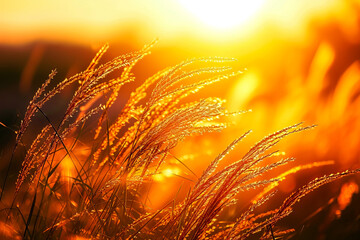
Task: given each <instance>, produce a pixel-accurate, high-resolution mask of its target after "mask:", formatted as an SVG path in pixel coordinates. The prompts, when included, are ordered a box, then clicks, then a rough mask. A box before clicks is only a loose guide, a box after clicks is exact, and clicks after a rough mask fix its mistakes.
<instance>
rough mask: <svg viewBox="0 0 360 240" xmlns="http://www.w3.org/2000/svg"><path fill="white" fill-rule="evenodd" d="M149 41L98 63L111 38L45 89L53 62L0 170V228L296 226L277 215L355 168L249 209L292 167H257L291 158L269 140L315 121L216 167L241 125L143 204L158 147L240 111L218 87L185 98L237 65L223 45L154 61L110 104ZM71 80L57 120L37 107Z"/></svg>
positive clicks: (245, 230) (144, 233) (161, 234)
mask: <svg viewBox="0 0 360 240" xmlns="http://www.w3.org/2000/svg"><path fill="white" fill-rule="evenodd" d="M154 43H155V42H154ZM154 43H151V44H150V45H147V46H145V47H144V48H143V49H142V50H140V51H137V52H133V53H129V54H125V55H122V56H119V57H116V58H114V59H113V60H111V61H109V62H107V63H104V64H102V65H99V61H100V59H101V57H102V56H103V54H104V53H105V52H106V51H107V49H108V46H107V45H105V46H104V47H103V48H102V49H101V50H100V51H99V52H98V54H97V55H96V56H95V58H94V59H93V60H92V61H91V63H90V65H89V67H88V68H87V69H86V70H85V71H83V72H81V73H79V74H76V75H75V76H73V77H70V78H67V79H65V80H63V81H61V82H60V83H58V84H57V85H56V86H55V87H53V88H52V89H50V90H47V88H48V87H49V85H50V83H51V82H52V81H53V80H54V78H55V77H56V71H52V72H51V74H50V75H49V78H48V79H47V80H46V81H45V83H44V84H43V85H42V86H41V87H40V88H39V90H38V91H37V92H36V93H35V95H34V97H33V99H32V100H31V102H30V104H29V105H28V107H27V110H26V112H25V117H24V119H23V120H22V122H21V124H20V127H19V129H18V130H17V131H16V141H15V144H14V150H13V155H14V153H15V151H17V149H18V148H19V145H20V144H21V142H22V139H23V137H24V135H25V134H26V133H27V130H28V128H29V127H30V124H31V121H32V119H33V117H34V116H35V115H38V116H40V117H41V118H42V119H44V122H46V126H45V127H43V128H42V129H41V131H40V132H39V133H38V134H37V135H36V137H35V138H34V139H33V141H32V143H31V145H30V146H28V147H27V151H26V156H25V158H24V159H23V162H22V166H21V170H20V173H19V175H18V178H17V181H16V183H15V185H14V187H10V186H12V183H10V182H9V181H8V174H9V170H8V172H7V174H6V176H4V179H3V187H2V189H1V198H2V203H3V205H5V206H6V207H4V208H3V209H2V210H1V222H0V236H1V237H2V238H13V239H21V238H23V239H246V238H248V237H251V236H253V235H254V234H259V236H261V238H264V239H265V238H276V237H278V236H282V235H285V234H287V233H289V232H291V231H293V230H292V229H288V230H283V229H282V230H280V229H278V228H277V227H276V224H277V222H278V221H279V220H281V219H283V218H284V217H286V216H288V215H289V214H290V213H291V212H292V211H293V206H294V204H295V203H296V202H298V201H299V200H300V199H301V198H302V197H304V196H305V195H306V194H307V193H309V192H311V191H313V190H314V189H316V188H318V187H320V186H322V185H324V184H326V183H329V182H331V181H333V180H336V179H338V178H341V177H344V176H347V175H350V174H354V173H357V172H358V171H359V170H352V171H346V172H341V173H335V174H332V175H328V176H323V177H320V178H316V179H315V180H313V181H311V182H310V183H308V184H307V185H305V186H303V187H301V188H299V189H298V190H296V191H294V192H293V193H291V194H290V195H289V197H288V198H286V199H285V201H284V202H283V203H282V204H281V205H280V206H279V207H278V208H276V209H272V210H268V211H266V212H260V213H258V212H256V211H255V210H256V208H257V207H259V206H260V205H262V204H264V203H265V202H266V201H267V200H269V199H270V198H272V197H273V196H274V195H275V194H276V190H275V188H276V186H277V184H278V183H279V182H280V181H282V180H283V178H284V176H285V175H286V174H290V173H291V171H290V172H286V173H284V174H283V175H280V176H279V177H274V178H266V177H262V175H263V174H264V173H267V172H269V171H271V170H273V169H275V168H277V167H279V166H282V165H286V164H287V163H289V162H291V161H294V159H293V158H283V159H281V158H279V157H278V155H279V154H278V151H276V150H272V149H273V148H274V146H275V145H276V144H277V143H278V142H279V141H281V140H282V139H283V138H284V137H287V136H288V135H290V134H293V133H297V132H301V131H304V130H307V129H310V128H312V127H313V126H303V124H295V125H292V126H289V127H287V128H284V129H282V130H280V131H278V132H275V133H273V134H270V135H268V136H266V137H264V138H263V139H261V140H260V141H259V142H258V143H256V144H255V145H253V147H251V148H250V149H249V150H248V152H247V153H246V154H245V155H244V156H243V157H242V158H241V159H239V160H237V161H235V162H233V163H231V164H230V165H228V166H226V167H224V168H221V169H220V168H218V165H219V162H220V161H221V160H222V159H223V158H224V157H226V155H227V154H228V153H229V152H230V151H232V150H233V149H234V148H235V147H236V145H237V144H239V142H240V141H241V140H243V139H244V138H245V137H246V136H247V135H248V134H250V132H251V131H247V132H245V133H243V134H242V135H241V136H240V137H238V138H237V139H235V140H234V141H233V142H231V143H230V144H229V146H228V147H227V148H226V149H225V150H224V151H223V152H221V153H220V154H219V155H218V156H217V157H216V158H215V159H214V160H213V161H212V162H211V163H210V164H209V166H208V167H207V168H206V169H205V170H204V171H203V173H202V174H201V176H196V175H195V173H193V174H194V175H195V176H196V179H195V181H194V183H193V184H192V185H191V188H190V190H189V191H188V194H187V195H186V196H185V197H183V198H182V199H176V200H175V199H174V200H172V201H170V202H168V203H167V204H165V205H164V206H163V207H162V208H160V209H156V210H153V209H151V208H150V207H149V206H148V205H147V202H148V199H147V198H146V194H147V193H146V192H147V191H145V190H144V189H146V188H147V187H148V186H151V183H152V181H153V178H154V176H156V175H157V174H159V173H160V169H161V168H162V166H163V165H166V161H167V159H169V158H173V157H174V156H172V154H171V153H170V150H171V149H173V148H174V147H175V146H176V145H177V144H178V143H179V142H180V141H181V140H183V139H184V138H186V137H188V136H192V135H197V134H204V133H207V132H214V131H221V130H222V129H224V128H226V127H227V126H228V124H227V123H226V121H227V120H226V119H227V117H230V116H234V115H238V114H240V113H242V112H235V113H230V112H228V111H226V109H225V108H224V101H223V100H222V99H219V98H206V99H201V100H198V101H194V102H189V101H185V98H186V97H188V96H189V95H193V94H195V93H196V92H198V91H199V90H200V89H202V88H204V87H206V86H207V85H210V84H213V83H215V82H218V81H221V80H222V79H225V78H230V77H235V76H237V75H239V74H240V73H241V72H240V71H233V70H232V69H231V67H228V66H226V65H227V64H228V63H231V62H232V61H235V60H234V59H232V58H221V57H212V58H198V59H191V60H187V61H184V62H182V63H180V64H178V65H176V66H174V67H169V68H167V69H164V70H162V71H160V72H158V73H156V74H155V75H153V76H152V77H150V78H148V79H146V80H145V81H144V82H143V83H142V84H141V85H140V86H139V87H138V88H137V89H136V90H134V91H133V92H132V93H131V94H130V96H129V98H128V99H127V102H126V103H125V104H124V105H123V106H122V108H121V109H119V107H118V106H119V105H118V104H117V103H116V99H117V98H118V97H119V96H118V95H119V90H120V88H121V87H122V86H123V85H125V84H127V83H129V82H132V81H134V80H135V76H134V75H133V74H132V69H133V67H134V66H135V64H137V63H138V61H139V60H141V59H142V58H143V57H145V56H146V55H148V54H149V53H150V49H151V47H152V46H153V45H154ZM199 65H200V66H201V67H198V66H199ZM224 65H225V66H224ZM114 71H118V72H120V73H119V74H118V77H116V78H111V77H109V76H110V73H112V72H114ZM70 85H72V86H73V87H75V88H76V90H75V91H74V93H73V97H72V99H71V100H70V102H69V103H68V104H67V108H66V110H65V112H64V113H63V114H62V118H61V120H60V121H58V122H56V123H55V122H53V121H52V120H51V119H50V118H49V117H48V116H47V114H46V111H45V110H44V109H45V108H44V107H45V105H46V104H48V103H49V102H51V100H53V97H54V96H55V95H57V94H61V93H62V92H63V91H64V89H65V88H67V87H69V86H70ZM110 110H112V111H114V110H116V111H118V113H117V117H116V119H114V120H112V119H110V118H109V117H108V113H109V111H110ZM90 127H91V130H85V129H89V128H90ZM85 131H86V132H85ZM13 155H12V157H11V159H10V163H9V169H10V166H11V164H13V163H12V162H13ZM175 158H176V157H175ZM176 159H177V158H176ZM177 160H178V161H179V162H180V163H181V164H183V165H184V166H185V167H186V168H187V169H188V170H189V171H190V172H192V170H191V169H190V168H188V167H187V166H186V165H185V164H184V163H183V162H181V161H180V159H177ZM265 160H266V161H265ZM319 164H320V165H321V163H314V164H313V165H311V166H317V165H319ZM311 166H306V168H308V167H311ZM162 184H166V183H165V182H164V183H162ZM265 187H266V188H265ZM256 188H257V189H259V190H261V189H262V188H264V191H262V192H261V193H260V194H259V195H258V196H257V198H256V199H254V201H253V202H252V203H251V204H250V207H249V208H248V209H246V210H244V211H243V212H242V213H241V214H240V215H239V216H238V218H237V219H236V220H235V221H234V222H232V223H224V222H223V221H221V219H220V216H219V215H220V214H221V213H222V211H223V210H224V209H226V208H227V207H229V206H231V205H233V204H235V203H236V198H237V196H238V194H239V193H243V192H247V191H249V190H250V189H256ZM12 190H13V191H12ZM11 192H14V195H13V197H12V198H11V197H10V199H11V201H10V202H6V201H5V200H4V199H5V198H4V196H5V195H8V194H11ZM159 194H166V193H159ZM7 199H9V198H7ZM144 199H145V200H144Z"/></svg>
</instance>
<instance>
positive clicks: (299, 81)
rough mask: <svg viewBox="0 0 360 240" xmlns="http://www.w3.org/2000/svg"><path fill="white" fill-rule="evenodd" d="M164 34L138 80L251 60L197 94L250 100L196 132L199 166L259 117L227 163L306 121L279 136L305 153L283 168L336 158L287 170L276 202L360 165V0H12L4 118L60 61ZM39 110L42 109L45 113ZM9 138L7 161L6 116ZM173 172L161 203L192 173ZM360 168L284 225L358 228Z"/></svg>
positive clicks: (183, 151)
mask: <svg viewBox="0 0 360 240" xmlns="http://www.w3.org/2000/svg"><path fill="white" fill-rule="evenodd" d="M155 38H159V40H160V41H159V43H158V44H157V45H156V46H155V48H154V49H153V51H152V54H151V55H150V56H147V57H146V58H145V59H144V60H142V61H141V63H139V64H138V66H137V67H136V68H135V70H134V71H135V76H137V79H138V81H139V82H142V81H143V80H144V79H145V78H146V77H149V76H151V75H152V74H154V73H156V72H157V71H158V70H160V69H163V68H165V67H168V66H171V65H174V64H177V63H179V62H180V61H182V60H185V59H187V58H193V57H203V56H223V57H235V58H237V59H238V61H237V62H236V63H235V64H234V68H235V69H240V70H244V73H243V74H242V75H241V76H240V77H238V78H235V79H234V78H233V79H229V80H226V81H223V82H221V83H217V84H216V86H211V87H209V88H207V89H206V90H202V92H201V93H200V94H199V95H198V96H199V97H205V96H217V97H222V98H225V99H227V107H228V108H229V109H230V110H232V111H239V110H248V109H252V112H250V113H246V114H244V115H242V116H240V117H236V118H234V119H232V121H233V126H231V127H230V128H229V129H226V130H225V131H224V132H222V133H221V134H207V135H206V136H202V137H194V138H191V139H188V140H186V141H184V142H183V143H182V144H181V145H180V146H179V147H177V148H176V149H175V150H174V152H173V154H174V155H176V156H177V157H180V158H181V157H182V156H184V157H183V161H184V163H186V165H187V166H188V167H190V168H191V169H192V170H193V171H194V172H196V173H198V174H201V172H202V171H203V170H204V168H205V167H206V165H207V164H208V163H209V162H210V161H211V160H212V159H213V158H214V157H215V156H216V155H217V154H218V153H220V152H221V151H222V150H223V149H224V148H225V147H226V146H227V145H228V144H229V143H230V142H231V141H232V140H233V139H235V138H236V137H238V136H240V135H241V134H242V133H244V132H245V131H247V130H249V129H252V130H253V133H252V134H251V135H250V136H249V137H248V138H247V139H246V141H244V142H243V143H242V144H240V145H241V146H239V147H238V148H237V149H236V150H235V151H234V152H233V153H232V154H231V155H230V156H229V157H227V159H226V160H225V161H224V164H228V163H230V162H232V161H235V160H238V159H239V158H240V157H241V156H242V155H243V154H245V153H246V151H247V149H249V147H250V146H251V145H253V144H254V143H255V142H257V141H259V140H260V139H261V138H262V137H264V136H266V135H268V134H270V133H272V132H274V131H277V130H279V129H281V128H283V127H286V126H289V125H292V124H295V123H298V122H305V124H307V125H312V124H317V125H318V126H317V127H316V128H315V129H313V130H311V131H307V132H304V133H300V134H297V135H294V136H291V137H289V138H287V139H286V140H285V141H284V142H283V143H281V144H280V146H279V147H278V148H279V149H281V151H284V153H283V154H285V155H286V156H294V157H296V159H297V160H296V161H295V162H294V163H292V165H291V166H290V167H289V166H288V167H287V168H285V170H287V169H290V168H291V167H294V166H297V165H306V164H310V163H314V162H321V161H327V162H328V161H330V162H331V163H332V164H323V165H324V166H321V167H312V168H311V169H306V170H301V171H299V172H297V173H295V174H291V175H288V176H287V177H286V180H285V181H283V182H282V183H281V184H280V186H279V192H278V194H277V195H278V197H277V198H276V199H274V200H273V201H272V202H270V203H269V205H271V206H272V207H276V206H279V204H280V203H281V202H282V200H283V199H284V198H285V196H287V195H288V194H289V193H291V192H292V191H293V190H295V189H296V188H297V187H300V186H302V185H304V184H305V183H307V182H308V181H310V180H312V179H314V178H315V177H319V176H322V175H324V174H325V173H327V174H328V173H331V172H338V171H343V170H346V169H354V168H359V167H360V164H359V160H360V159H359V157H360V81H359V80H360V62H359V59H360V1H358V0H316V1H310V0H302V1H297V0H252V1H243V0H222V1H212V0H208V1H206V0H197V1H196V0H193V1H191V0H167V1H164V0H149V1H145V0H132V1H125V0H103V1H93V0H91V1H89V0H87V1H85V0H77V1H70V0H62V1H48V0H33V1H27V0H13V1H4V0H2V1H1V2H0V122H2V123H4V124H5V125H6V126H8V127H9V128H11V129H13V130H16V129H17V127H18V126H19V124H20V120H21V119H22V118H23V114H24V112H25V108H26V106H27V104H28V102H29V100H30V99H31V97H32V95H33V94H34V93H35V91H36V89H37V88H38V87H39V86H40V85H41V84H42V82H43V81H44V80H45V79H46V78H47V76H48V74H49V73H50V71H51V70H52V69H54V68H56V69H57V70H58V72H59V73H58V75H57V77H56V79H55V81H61V80H62V79H63V78H65V77H69V76H72V75H74V74H75V73H77V72H79V71H82V70H84V69H85V68H86V67H87V65H88V64H89V62H90V61H91V59H92V57H93V56H94V55H95V53H96V52H97V50H99V48H100V47H101V46H102V45H103V44H105V43H109V44H110V50H109V51H108V53H107V54H106V56H105V59H104V61H105V60H107V59H111V58H112V57H115V56H118V55H120V54H122V53H127V52H131V51H134V50H138V49H140V48H141V47H142V46H143V45H144V44H146V43H149V42H150V41H152V40H153V39H155ZM135 86H136V83H135V85H128V88H126V89H125V88H124V89H123V90H122V91H123V95H121V96H124V97H123V98H124V99H126V93H129V92H130V91H131V90H133V89H134V87H135ZM66 94H67V92H65V93H64V95H66ZM70 96H71V89H70V90H69V91H68V96H61V97H59V98H57V101H56V102H55V103H54V104H53V105H52V106H51V107H49V108H48V109H47V113H48V114H49V116H50V117H51V116H52V114H53V115H55V113H56V112H57V111H58V109H59V107H60V108H61V107H64V106H63V105H64V101H62V98H69V97H70ZM37 120H39V121H43V120H41V116H38V118H37ZM34 121H36V119H35V120H34ZM0 143H1V144H0V146H1V152H0V156H1V162H0V169H4V168H5V167H6V166H7V162H8V157H7V156H9V152H10V151H11V149H12V146H13V144H14V133H13V132H12V130H9V129H8V128H5V127H1V128H0ZM194 152H195V153H196V154H193V153H194ZM186 156H188V157H186ZM189 156H190V157H189ZM20 160H21V158H19V162H18V163H19V166H20ZM330 162H328V163H330ZM320 165H321V164H320ZM19 166H15V167H14V174H13V176H12V179H15V178H16V172H17V170H18V169H19ZM285 170H284V168H283V169H279V173H280V172H283V171H285ZM163 172H164V174H163V176H159V177H158V178H157V179H155V180H156V181H159V182H161V181H164V180H166V182H167V184H158V185H154V187H153V188H152V192H151V193H150V196H152V198H153V202H152V203H153V205H154V206H153V207H154V208H159V207H161V206H162V205H163V204H164V203H165V202H168V198H171V197H174V195H171V194H169V196H163V195H161V196H160V197H159V194H158V193H159V191H162V192H170V193H173V194H176V192H177V190H178V185H179V183H180V182H181V181H184V180H183V179H179V178H178V177H176V175H177V174H180V175H181V174H182V173H183V174H184V175H186V174H188V173H186V169H184V168H183V167H181V166H177V165H176V164H173V165H171V164H170V165H169V166H168V168H167V169H165V170H164V171H163ZM165 173H166V174H165ZM3 174H4V170H3V171H2V172H1V175H2V176H3ZM275 174H276V173H275ZM359 179H360V178H359V177H358V176H354V177H350V178H346V179H343V180H340V181H337V182H335V183H332V184H331V185H328V186H325V187H323V188H321V189H319V190H317V191H316V192H314V193H311V194H309V196H307V197H306V198H305V199H304V200H303V202H302V203H300V204H299V205H298V207H295V212H296V213H295V214H293V215H292V216H290V217H289V218H287V220H286V221H284V222H283V225H284V226H289V227H290V226H291V227H295V228H296V229H297V232H296V236H295V237H296V238H299V239H357V238H356V236H358V235H359V234H360V223H359V219H360V217H359V216H360V210H359V207H358V205H359V198H360V197H359V194H358V184H359V183H360V181H359ZM352 196H353V201H352V202H351V198H352ZM239 199H240V200H239V201H240V203H239V205H237V206H234V207H233V208H232V209H228V210H227V212H226V215H227V217H228V218H229V219H231V218H232V217H233V218H236V216H237V214H239V212H241V211H242V210H243V209H244V205H246V203H247V202H248V197H242V196H241V195H240V196H239ZM241 204H242V205H241Z"/></svg>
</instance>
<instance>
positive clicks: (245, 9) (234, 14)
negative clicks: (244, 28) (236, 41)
mask: <svg viewBox="0 0 360 240" xmlns="http://www.w3.org/2000/svg"><path fill="white" fill-rule="evenodd" d="M264 1H265V0H252V1H244V0H222V1H220V0H179V2H180V3H181V4H182V5H183V6H184V7H185V8H186V9H188V10H189V11H190V12H191V13H193V14H194V15H195V16H196V17H198V18H199V19H200V20H201V21H202V22H204V23H206V24H207V25H210V26H212V27H214V28H217V29H229V28H233V27H236V26H239V25H242V24H244V23H246V22H247V21H249V20H250V19H251V18H252V17H253V16H254V15H255V14H256V13H257V12H258V11H259V10H260V8H261V7H262V5H263V3H264Z"/></svg>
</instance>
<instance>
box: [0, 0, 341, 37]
mask: <svg viewBox="0 0 360 240" xmlns="http://www.w3.org/2000/svg"><path fill="white" fill-rule="evenodd" d="M198 2H199V4H198V6H196V5H195V3H196V2H195V1H194V2H192V3H194V4H192V3H191V2H190V4H189V1H188V0H168V1H164V0H150V1H145V0H131V1H126V0H103V1H94V0H77V1H70V0H62V1H55V0H51V1H49V0H32V1H29V0H13V1H4V0H2V3H0V36H1V37H0V42H2V43H24V42H28V41H33V40H37V39H45V40H53V41H70V42H76V43H85V44H89V43H90V44H93V43H97V42H103V41H107V40H109V39H110V38H112V37H113V36H115V35H116V36H118V35H120V34H121V33H123V32H129V31H134V32H136V34H137V35H138V37H140V38H143V39H144V41H146V40H148V39H153V38H155V37H158V38H160V39H162V40H166V41H168V40H171V39H174V38H176V37H178V36H181V35H184V34H186V35H191V36H196V37H202V38H206V39H208V40H218V39H220V40H224V39H225V40H227V39H232V38H236V37H239V36H241V37H246V36H248V35H250V34H251V33H253V32H254V31H259V30H261V29H262V27H263V26H264V24H269V23H272V24H275V25H277V26H280V27H281V28H284V29H285V30H286V31H288V32H289V35H291V34H290V33H295V34H299V33H302V30H304V29H303V28H304V26H305V24H306V23H307V20H308V19H309V16H312V15H314V14H315V13H317V12H318V11H324V10H325V9H328V8H329V7H331V6H333V4H334V3H335V2H339V1H336V0H327V1H326V0H316V1H311V0H302V1H298V0H292V1H286V0H258V1H257V2H259V6H257V7H256V8H254V6H252V5H249V1H234V0H226V1H208V2H207V4H204V1H203V0H198ZM218 2H221V3H226V4H222V5H224V6H223V7H219V6H217V5H216V4H218ZM234 2H236V3H237V5H232V4H234ZM201 4H202V5H201ZM222 5H220V6H222ZM199 6H203V7H199ZM234 9H235V10H234ZM249 11H251V12H252V14H248V13H249ZM246 14H248V15H249V16H247V17H245V18H244V17H243V20H241V21H239V23H236V22H237V18H241V16H243V15H246ZM204 15H205V18H204ZM214 19H216V20H215V21H214ZM210 20H212V23H211V22H210ZM222 21H223V23H222V25H221V24H220V27H214V22H215V23H216V22H222ZM226 21H228V23H227V22H226ZM234 22H235V23H234ZM229 26H230V27H229Z"/></svg>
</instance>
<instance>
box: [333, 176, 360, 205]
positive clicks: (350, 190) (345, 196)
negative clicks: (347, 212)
mask: <svg viewBox="0 0 360 240" xmlns="http://www.w3.org/2000/svg"><path fill="white" fill-rule="evenodd" d="M358 192H359V186H358V185H357V184H356V183H355V182H348V183H345V184H343V185H342V187H341V192H340V194H339V196H338V198H337V201H338V204H339V209H340V210H341V211H342V210H344V209H345V208H346V207H347V206H348V205H349V204H350V203H351V198H352V196H353V194H355V193H358Z"/></svg>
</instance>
